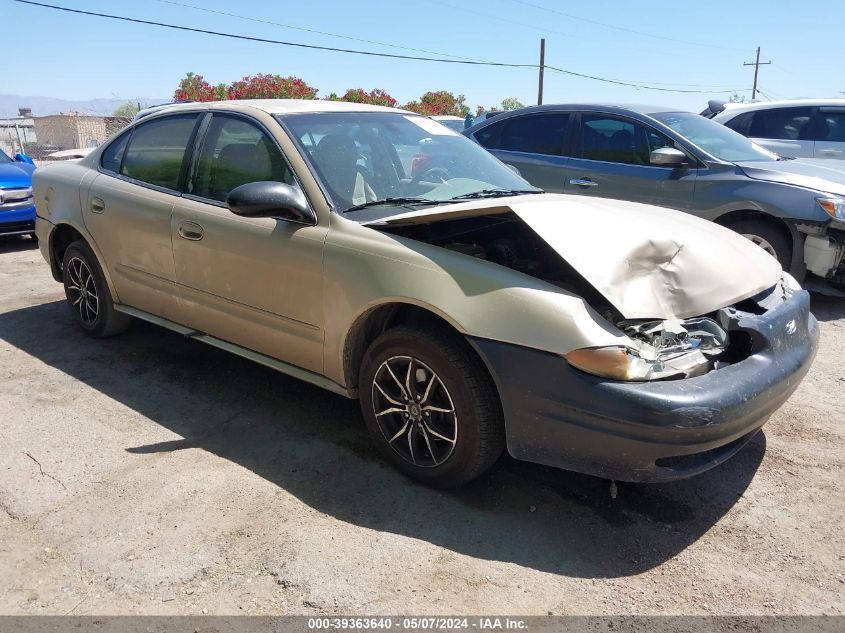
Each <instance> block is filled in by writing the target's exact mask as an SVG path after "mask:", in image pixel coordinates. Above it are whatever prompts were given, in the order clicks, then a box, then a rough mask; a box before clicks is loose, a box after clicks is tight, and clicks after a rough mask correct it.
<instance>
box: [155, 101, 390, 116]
mask: <svg viewBox="0 0 845 633" xmlns="http://www.w3.org/2000/svg"><path fill="white" fill-rule="evenodd" d="M197 106H207V107H209V108H212V107H213V108H220V109H223V110H240V109H242V108H244V107H248V108H257V109H259V110H264V111H265V112H268V113H270V114H293V113H298V112H404V110H399V109H397V108H387V107H385V106H374V105H368V104H366V103H348V102H346V101H323V100H322V99H237V100H233V101H208V102H203V103H174V104H173V105H169V106H166V107H165V108H162V110H164V109H167V110H168V111H170V110H175V109H189V108H196V107H197Z"/></svg>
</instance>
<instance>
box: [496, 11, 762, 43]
mask: <svg viewBox="0 0 845 633" xmlns="http://www.w3.org/2000/svg"><path fill="white" fill-rule="evenodd" d="M510 1H511V2H514V3H516V4H521V5H524V6H527V7H532V8H534V9H539V10H541V11H548V12H549V13H556V14H557V15H561V16H563V17H566V18H569V19H571V20H578V21H579V22H586V23H587V24H594V25H596V26H602V27H604V28H607V29H613V30H615V31H622V32H625V33H633V34H634V35H642V36H645V37H651V38H654V39H658V40H665V41H667V42H677V43H679V44H689V45H691V46H704V47H707V48H718V49H720V50H734V51H742V52H747V51H746V49H744V48H731V47H725V46H720V45H718V44H705V43H703V42H692V41H690V40H682V39H679V38H675V37H669V36H667V35H656V34H654V33H646V32H645V31H638V30H636V29H629V28H626V27H624V26H618V25H616V24H608V23H607V22H600V21H599V20H593V19H591V18H585V17H581V16H579V15H573V14H571V13H566V12H564V11H559V10H558V9H552V8H550V7H544V6H542V5H539V4H534V3H533V2H526V1H525V0H510Z"/></svg>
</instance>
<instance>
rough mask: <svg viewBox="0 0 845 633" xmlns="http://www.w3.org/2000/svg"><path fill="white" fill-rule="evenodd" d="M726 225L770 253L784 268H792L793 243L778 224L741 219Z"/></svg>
mask: <svg viewBox="0 0 845 633" xmlns="http://www.w3.org/2000/svg"><path fill="white" fill-rule="evenodd" d="M726 226H727V228H729V229H731V230H732V231H736V232H737V233H739V234H740V235H742V236H743V237H745V238H748V239H749V240H751V242H753V243H754V244H756V245H757V246H759V247H760V248H762V249H763V250H765V251H766V252H767V253H769V255H771V256H772V257H774V258H775V259H776V260H778V262H780V265H781V268H783V269H784V270H789V269H790V268H791V266H792V244H791V243H790V240H789V239H788V238H787V237H786V236H785V235H784V233H783V231H781V230H779V229H778V228H777V227H776V226H772V225H771V224H769V223H768V222H762V221H760V220H741V221H739V222H734V223H733V224H728V225H726Z"/></svg>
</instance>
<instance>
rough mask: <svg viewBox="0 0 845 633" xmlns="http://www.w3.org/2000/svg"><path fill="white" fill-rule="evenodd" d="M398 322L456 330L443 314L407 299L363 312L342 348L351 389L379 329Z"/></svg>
mask: <svg viewBox="0 0 845 633" xmlns="http://www.w3.org/2000/svg"><path fill="white" fill-rule="evenodd" d="M398 325H413V326H417V327H420V326H426V325H428V326H432V325H436V326H445V327H448V328H449V329H450V330H452V331H454V332H457V330H456V329H455V327H454V326H453V325H452V324H451V323H449V322H448V321H447V320H446V319H444V318H443V317H441V316H439V315H437V314H435V313H434V312H431V311H430V310H426V309H425V308H421V307H419V306H415V305H413V304H410V303H390V304H386V305H381V306H378V307H376V308H373V309H371V310H369V311H367V312H365V313H364V314H362V315H361V316H360V317H358V319H357V320H356V321H355V323H353V324H352V328H351V329H350V333H349V335H348V336H347V337H346V345H345V347H344V352H343V373H344V375H345V376H346V384H347V386H348V387H350V389H357V388H358V373H359V371H360V370H361V361H362V360H363V358H364V353H365V352H366V351H367V348H368V347H369V346H370V344H371V343H372V342H373V341H374V340H376V338H378V337H379V336H380V335H381V334H382V333H384V332H386V331H387V330H389V329H391V328H394V327H396V326H398Z"/></svg>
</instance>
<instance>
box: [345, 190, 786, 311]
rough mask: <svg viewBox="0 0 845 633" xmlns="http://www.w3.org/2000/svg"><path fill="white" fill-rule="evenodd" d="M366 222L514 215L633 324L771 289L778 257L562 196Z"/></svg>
mask: <svg viewBox="0 0 845 633" xmlns="http://www.w3.org/2000/svg"><path fill="white" fill-rule="evenodd" d="M370 211H371V213H370V214H368V215H369V216H370V217H368V218H361V217H358V216H357V214H356V215H355V216H350V217H352V218H353V219H355V220H359V221H362V223H363V224H366V225H371V226H372V225H378V224H428V223H432V222H439V221H443V220H452V219H458V218H462V217H473V216H479V215H491V214H498V213H507V212H510V211H513V212H514V213H515V214H516V215H518V216H519V217H520V218H521V219H522V220H523V221H524V222H525V223H526V224H528V225H529V226H530V227H531V228H532V229H533V230H534V231H535V232H536V233H537V234H538V235H539V236H540V237H541V238H542V239H543V240H544V241H545V242H546V243H548V245H549V246H551V247H552V248H553V249H554V250H555V251H556V252H557V253H558V254H559V255H560V256H561V257H562V258H563V259H565V260H566V261H567V262H568V263H569V264H570V265H571V266H572V267H573V268H575V270H577V271H578V273H580V274H581V275H582V276H583V277H584V278H585V279H586V280H587V281H588V282H589V283H590V284H592V285H593V286H594V287H595V288H596V289H597V290H598V291H599V292H601V293H602V295H604V297H605V298H606V299H607V300H608V301H609V302H610V303H611V304H612V305H613V306H614V307H615V308H616V309H617V310H618V311H619V312H620V313H621V314H622V316H623V317H625V318H626V319H638V318H654V319H671V318H680V319H685V318H689V317H694V316H700V315H703V314H707V313H709V312H712V311H714V310H717V309H719V308H723V307H726V306H729V305H731V304H733V303H736V302H737V301H741V300H743V299H747V298H748V297H751V296H753V295H755V294H757V293H758V292H761V291H763V290H765V289H767V288H771V287H772V286H773V285H775V284H776V283H777V282H778V281H779V280H780V278H781V269H780V265H779V264H778V263H777V261H775V259H774V258H772V257H771V256H769V255H768V254H767V253H765V252H764V251H763V250H762V249H761V248H759V247H757V246H755V245H754V244H752V243H751V242H749V241H748V240H746V239H745V238H744V237H742V236H740V235H738V234H737V233H734V232H733V231H731V230H729V229H726V228H724V227H721V226H719V225H717V224H714V223H712V222H708V221H706V220H702V219H701V218H697V217H694V216H692V215H689V214H686V213H682V212H680V211H673V210H671V209H664V208H661V207H654V206H650V205H644V204H636V203H633V202H624V201H620V200H608V199H603V198H587V197H584V196H573V195H564V194H537V195H529V196H518V197H512V198H498V199H493V200H489V199H488V200H477V201H472V202H465V203H461V204H452V205H446V206H442V207H434V208H428V209H422V210H419V211H412V212H407V213H396V212H395V211H394V212H393V213H389V212H386V210H382V209H378V210H377V209H372V210H370Z"/></svg>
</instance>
